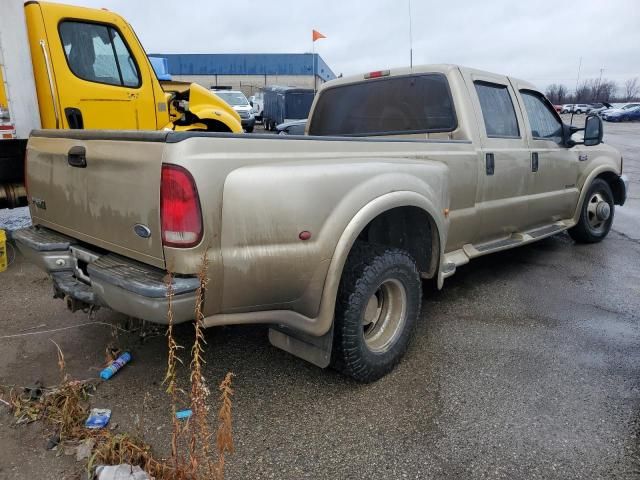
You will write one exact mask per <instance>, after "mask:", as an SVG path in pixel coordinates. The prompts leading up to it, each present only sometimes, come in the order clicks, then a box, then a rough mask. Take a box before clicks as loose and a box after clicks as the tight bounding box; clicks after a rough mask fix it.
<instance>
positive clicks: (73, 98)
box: [26, 2, 156, 130]
mask: <svg viewBox="0 0 640 480" xmlns="http://www.w3.org/2000/svg"><path fill="white" fill-rule="evenodd" d="M26 9H27V10H26V12H27V21H28V24H29V30H30V31H29V39H30V43H31V46H32V49H31V51H32V56H34V57H35V59H36V60H37V61H34V69H38V66H43V67H44V71H43V72H40V71H39V69H38V72H37V73H36V76H37V77H40V83H39V84H38V86H39V89H40V90H45V91H46V94H47V95H48V96H53V95H57V97H58V98H57V99H58V102H57V103H58V105H59V109H58V111H57V112H56V114H57V116H58V121H57V122H56V123H57V125H46V124H43V127H45V128H72V129H82V128H85V129H121V130H138V129H155V128H156V113H155V111H156V109H155V99H154V91H153V87H152V79H151V77H150V75H151V73H150V69H149V68H148V65H147V64H148V61H147V59H146V56H145V55H144V52H141V48H140V47H139V45H138V43H137V41H135V40H134V39H135V36H134V33H133V31H132V30H131V28H130V27H129V25H128V24H127V23H126V22H125V21H124V20H123V19H122V18H121V17H120V16H118V15H116V14H114V13H112V12H109V11H106V10H97V9H88V8H81V7H74V6H68V5H59V4H52V3H51V4H50V3H38V2H31V3H30V4H29V5H27V7H26ZM41 57H44V58H41ZM44 76H47V77H51V78H49V79H47V82H46V83H43V82H42V78H41V77H44ZM49 81H50V82H51V84H52V85H53V88H51V87H50V86H49ZM45 85H46V87H45Z"/></svg>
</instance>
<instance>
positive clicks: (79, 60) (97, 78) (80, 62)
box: [59, 21, 140, 87]
mask: <svg viewBox="0 0 640 480" xmlns="http://www.w3.org/2000/svg"><path fill="white" fill-rule="evenodd" d="M59 32H60V39H61V40H62V46H63V47H64V53H65V56H66V57H67V63H68V64H69V68H70V69H71V71H72V72H73V73H74V75H76V76H77V77H79V78H81V79H83V80H88V81H89V82H96V83H106V84H108V85H117V86H124V87H138V86H140V75H139V74H138V68H137V66H136V63H135V61H134V60H133V57H132V55H131V52H129V49H128V48H127V46H126V44H125V43H124V41H123V40H122V37H121V36H120V34H119V33H118V31H117V30H116V29H115V28H112V27H108V26H106V25H100V24H97V23H83V22H75V21H65V22H62V23H60V26H59Z"/></svg>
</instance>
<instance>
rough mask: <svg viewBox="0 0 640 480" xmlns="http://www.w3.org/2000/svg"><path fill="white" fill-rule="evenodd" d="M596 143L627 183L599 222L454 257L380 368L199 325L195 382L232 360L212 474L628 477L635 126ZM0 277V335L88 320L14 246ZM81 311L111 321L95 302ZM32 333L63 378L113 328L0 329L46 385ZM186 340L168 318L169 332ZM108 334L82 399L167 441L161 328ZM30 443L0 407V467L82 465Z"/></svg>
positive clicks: (635, 419) (637, 418) (0, 375)
mask: <svg viewBox="0 0 640 480" xmlns="http://www.w3.org/2000/svg"><path fill="white" fill-rule="evenodd" d="M605 140H606V141H608V142H609V143H611V144H613V145H614V146H616V147H618V148H620V149H621V150H622V151H623V155H624V158H625V170H626V172H627V173H628V174H629V175H630V176H631V180H632V190H631V197H630V199H629V201H628V203H627V205H625V206H624V207H623V208H620V209H617V211H616V215H617V217H616V220H615V222H614V229H613V231H612V232H611V234H610V236H609V237H608V238H607V239H606V240H605V241H604V242H602V243H600V244H596V245H589V246H579V245H575V244H573V242H572V241H571V240H570V238H569V237H568V236H567V235H565V234H562V235H557V236H555V237H552V238H549V239H546V240H543V241H541V242H538V243H536V244H532V245H529V246H526V247H522V248H519V249H515V250H511V251H507V252H503V253H500V254H497V255H493V256H490V257H485V258H481V259H478V260H475V261H473V262H471V263H470V264H469V265H468V266H465V267H463V268H460V269H459V270H458V272H457V273H456V275H454V276H453V277H452V278H451V279H449V280H447V282H446V285H445V289H444V290H443V291H441V292H435V293H434V292H429V293H428V294H426V295H425V298H424V308H423V314H422V316H423V321H422V322H421V323H420V325H419V328H418V330H417V332H416V337H415V341H414V342H413V344H412V346H411V348H410V349H409V352H408V354H407V356H406V358H405V359H404V361H403V362H402V363H401V364H400V365H399V367H398V368H397V369H396V370H395V371H394V372H393V373H391V374H390V375H388V376H387V377H385V378H383V379H382V380H380V381H379V382H376V383H374V384H372V385H358V384H355V383H353V382H351V381H349V380H347V379H345V378H344V377H341V376H340V375H338V374H336V373H335V372H333V371H331V370H320V369H317V368H315V367H313V366H311V365H309V364H306V363H305V362H303V361H300V360H298V359H296V358H293V357H291V356H290V355H288V354H286V353H285V352H282V351H279V350H277V349H275V348H273V347H271V346H270V345H269V344H268V341H267V338H266V332H267V330H266V328H264V327H251V326H243V327H225V328H216V329H211V330H208V331H207V333H206V338H207V342H208V346H207V351H206V361H207V364H206V375H207V379H208V381H209V383H210V385H212V386H213V385H215V384H217V383H218V382H219V381H220V380H221V379H222V377H223V376H224V374H225V373H226V372H227V371H233V372H234V373H235V378H234V383H235V388H236V391H235V397H234V410H233V418H234V438H235V443H236V453H235V454H234V455H232V456H230V457H229V458H228V464H227V466H228V469H227V473H228V477H227V478H230V479H253V478H276V479H300V478H312V479H324V478H345V479H346V478H354V479H355V478H376V479H387V478H388V479H397V478H415V479H418V478H420V479H421V478H473V479H482V478H495V479H513V478H523V479H535V478H539V479H574V478H575V479H584V478H590V479H593V478H602V479H638V478H640V445H639V440H638V435H640V375H639V373H640V348H639V345H640V324H639V322H640V313H639V312H640V262H639V261H638V260H639V259H640V196H639V193H638V192H640V156H639V155H638V151H640V124H621V125H617V124H616V125H609V124H607V125H606V135H605ZM0 275H2V276H0V279H1V280H0V312H1V313H0V317H1V318H2V320H3V325H4V329H3V334H14V333H20V332H22V333H26V332H25V330H26V329H34V330H35V329H46V328H56V327H63V326H69V325H77V324H80V323H83V322H86V321H87V318H86V317H85V316H84V315H83V314H80V313H76V314H71V313H70V312H68V311H67V310H66V309H65V307H64V305H63V303H62V302H60V301H57V300H52V299H51V297H50V285H49V283H48V280H47V279H46V277H45V276H44V275H43V274H42V273H41V272H39V271H38V270H37V269H36V268H35V267H33V266H31V265H29V264H27V263H26V262H24V261H23V259H21V258H20V257H18V259H17V260H16V262H15V263H14V264H13V265H12V266H11V267H10V269H9V270H8V271H7V272H6V273H3V274H0ZM95 320H97V321H105V322H113V321H123V320H124V319H123V317H122V316H120V315H118V314H115V313H113V312H110V311H108V310H101V311H99V312H98V314H97V316H96V319H95ZM26 331H27V332H30V331H33V330H26ZM49 337H50V338H51V339H53V340H55V341H56V342H58V343H59V344H60V346H61V348H62V349H63V351H64V352H65V356H66V360H67V365H68V368H69V373H70V374H71V375H73V376H74V377H76V378H87V377H94V376H96V375H97V369H98V368H99V366H100V364H101V362H102V359H103V357H104V348H105V346H106V345H107V344H108V343H109V342H110V341H112V334H111V331H110V329H109V328H108V327H105V326H103V325H91V326H86V327H82V328H77V329H71V330H66V331H64V332H59V333H55V334H51V335H33V336H27V337H20V338H12V339H3V338H0V384H5V385H7V384H15V385H25V384H31V383H33V382H34V381H36V380H42V381H43V382H44V383H45V384H52V383H55V382H56V381H57V380H58V373H57V367H56V356H55V355H56V354H55V346H54V345H53V344H52V343H51V342H50V341H49ZM191 337H192V329H191V327H190V326H182V327H181V328H179V329H178V334H177V339H178V342H179V343H181V344H182V345H186V346H189V345H190V340H191ZM117 342H118V344H119V345H120V346H121V347H123V348H127V349H130V350H131V352H132V353H133V356H134V360H133V362H132V363H131V364H130V365H128V366H126V367H125V368H124V369H123V371H121V372H120V373H118V374H117V375H116V377H114V378H113V379H112V380H111V381H109V382H106V383H104V384H102V385H101V386H100V388H99V389H98V391H97V393H96V395H95V397H94V398H93V399H92V405H93V406H95V407H106V408H111V409H112V410H113V417H112V421H113V422H115V423H118V424H119V427H118V428H119V430H128V431H136V429H137V430H138V431H140V432H141V433H142V434H143V435H144V436H145V438H147V439H148V440H149V441H150V442H151V444H152V446H153V448H154V450H155V451H156V452H158V453H159V454H160V455H166V454H167V453H168V445H169V444H168V439H169V432H170V422H169V405H168V399H167V396H166V395H165V393H164V389H163V387H162V385H161V381H162V378H163V373H164V365H165V361H166V351H165V350H166V349H165V343H166V339H165V338H164V337H163V336H162V335H159V336H155V337H151V338H148V339H147V340H146V341H145V342H144V343H143V342H141V341H140V338H139V337H138V336H137V335H134V334H129V333H120V334H119V336H118V338H117ZM181 374H182V379H183V381H185V382H186V378H187V377H186V375H187V373H186V372H185V371H184V370H183V371H182V372H181ZM213 405H215V402H214V399H212V406H213ZM137 418H138V419H139V420H140V421H139V422H136V419H137ZM136 425H138V426H137V427H136ZM45 443H46V441H45V435H44V433H43V432H42V429H41V426H39V425H37V424H36V425H31V426H26V427H25V426H19V427H14V426H13V424H12V419H11V417H10V416H9V415H8V414H7V413H6V411H5V409H4V408H3V407H1V406H0V479H12V480H27V479H28V480H31V479H34V478H38V479H43V480H44V479H56V480H58V479H61V478H69V479H70V478H81V477H79V475H80V474H81V472H82V465H81V464H78V463H76V462H75V460H74V459H72V458H70V457H66V456H64V455H62V456H57V455H56V452H49V451H46V450H45V449H44V445H45Z"/></svg>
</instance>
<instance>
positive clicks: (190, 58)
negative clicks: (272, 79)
mask: <svg viewBox="0 0 640 480" xmlns="http://www.w3.org/2000/svg"><path fill="white" fill-rule="evenodd" d="M150 56H154V57H164V58H166V59H167V61H168V62H169V73H170V74H171V75H265V74H266V75H312V74H313V63H312V57H313V58H314V59H315V62H316V69H315V71H316V75H318V76H319V77H320V78H322V79H323V80H325V81H326V80H333V79H334V78H336V75H335V73H333V71H332V70H331V69H330V68H329V66H328V65H327V64H326V63H325V61H324V60H323V59H322V57H321V56H320V55H318V54H317V53H316V54H311V53H152V54H150Z"/></svg>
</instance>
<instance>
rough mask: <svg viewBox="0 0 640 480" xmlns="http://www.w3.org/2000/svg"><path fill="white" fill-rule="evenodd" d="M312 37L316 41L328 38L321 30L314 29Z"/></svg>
mask: <svg viewBox="0 0 640 480" xmlns="http://www.w3.org/2000/svg"><path fill="white" fill-rule="evenodd" d="M311 37H312V38H313V41H314V42H315V41H316V40H319V39H321V38H327V37H325V36H324V35H323V34H321V33H320V32H319V31H317V30H313V31H312V34H311Z"/></svg>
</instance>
